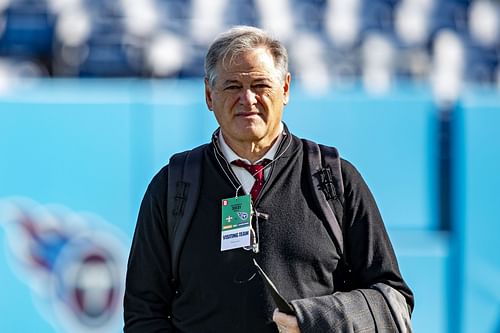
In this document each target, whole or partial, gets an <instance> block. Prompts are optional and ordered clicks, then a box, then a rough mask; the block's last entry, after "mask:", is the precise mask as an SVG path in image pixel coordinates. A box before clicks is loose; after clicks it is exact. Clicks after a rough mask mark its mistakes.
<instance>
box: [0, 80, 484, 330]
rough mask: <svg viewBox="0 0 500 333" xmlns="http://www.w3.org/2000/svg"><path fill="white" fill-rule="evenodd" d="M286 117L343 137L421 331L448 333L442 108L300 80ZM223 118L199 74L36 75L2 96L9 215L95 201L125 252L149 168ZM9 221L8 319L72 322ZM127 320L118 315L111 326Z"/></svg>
mask: <svg viewBox="0 0 500 333" xmlns="http://www.w3.org/2000/svg"><path fill="white" fill-rule="evenodd" d="M284 117H285V121H286V123H287V124H288V125H289V127H290V128H291V130H292V131H293V132H294V133H295V134H297V135H298V136H302V137H308V138H310V139H313V140H316V141H318V142H320V143H324V144H329V145H335V146H337V147H338V148H339V149H340V151H341V154H342V155H343V156H345V157H346V158H347V159H349V160H350V161H352V162H353V163H354V164H355V165H356V166H357V167H358V169H359V170H360V171H361V173H362V174H363V176H364V177H365V179H366V181H367V183H368V184H369V186H370V188H371V189H372V191H373V193H374V195H375V197H376V199H377V202H378V204H379V206H380V208H381V211H382V214H383V216H384V218H385V220H386V223H387V226H388V229H389V234H390V236H391V238H392V240H393V243H394V246H395V249H396V252H397V254H398V258H399V260H400V265H401V270H402V272H403V275H404V276H405V278H406V279H407V280H408V283H409V284H410V286H411V287H412V288H413V290H414V291H415V293H416V308H415V312H414V316H413V322H414V327H415V331H416V332H430V333H432V332H436V333H439V332H445V331H446V325H447V313H448V298H447V296H446V288H445V287H446V285H447V281H448V280H447V264H448V257H449V249H448V237H447V235H446V234H442V233H437V232H436V231H435V229H436V228H437V225H438V221H437V217H436V215H437V214H436V200H437V199H436V198H437V194H436V191H437V188H436V175H435V173H436V169H437V166H436V164H435V163H436V160H437V158H436V154H437V153H436V147H437V143H436V141H437V139H436V128H437V127H436V121H437V120H436V119H437V117H436V113H435V110H434V107H433V104H432V98H431V95H430V93H429V91H428V90H426V89H424V88H421V87H416V86H405V87H400V88H398V89H394V90H393V91H391V92H390V93H389V94H388V95H386V96H383V97H373V96H368V95H367V94H366V93H364V92H363V91H362V90H361V89H357V88H353V89H349V90H345V91H332V92H330V93H328V94H327V95H326V96H323V97H321V98H320V97H318V96H312V95H309V94H306V93H304V92H303V91H302V90H301V89H300V88H299V87H294V90H293V91H292V98H291V101H290V103H289V105H288V106H287V109H286V111H285V115H284ZM216 126H217V125H216V122H215V120H214V117H213V115H212V114H211V112H209V111H208V110H207V108H206V106H205V102H204V97H203V84H202V82H201V81H139V80H137V81H136V80H107V81H99V80H95V81H94V80H82V81H71V80H54V81H39V82H38V83H35V84H34V85H32V86H26V87H24V88H22V89H19V90H17V91H15V92H12V93H10V94H6V95H3V96H2V97H0V156H2V158H1V159H0V219H1V218H2V216H3V215H5V212H2V209H3V208H5V205H3V206H2V204H3V203H5V201H6V200H7V201H9V200H11V198H12V196H22V197H26V198H29V199H30V200H33V201H34V202H36V203H37V204H38V205H40V206H42V207H48V205H49V204H58V205H62V206H64V207H66V208H65V209H67V210H70V211H72V212H74V213H77V214H79V213H80V212H84V211H86V212H91V213H92V214H94V215H97V216H99V217H100V218H101V219H102V220H104V221H105V222H106V223H103V224H106V228H108V229H109V228H111V227H114V228H115V229H114V230H115V231H114V233H115V234H120V235H122V236H123V237H122V238H123V240H122V247H123V249H122V252H123V253H122V254H123V255H126V254H127V251H128V248H129V246H130V239H131V237H132V233H133V230H134V226H135V218H136V214H137V210H138V206H139V204H140V200H141V198H142V195H143V193H144V191H145V189H146V186H147V184H148V182H149V180H150V179H151V177H152V176H153V175H154V174H155V173H156V172H157V171H158V170H159V169H160V168H161V167H162V166H163V165H165V164H166V163H167V161H168V158H169V156H170V155H171V154H173V153H175V152H177V151H180V150H185V149H189V148H192V147H194V146H196V145H199V144H202V143H205V142H207V141H208V140H209V139H210V136H211V134H212V132H213V130H214V129H215V128H216ZM2 207H3V208H2ZM2 223H3V222H2ZM2 223H0V243H1V244H0V248H1V249H2V252H0V273H1V274H0V278H1V279H2V281H1V282H2V285H3V286H5V288H3V293H4V294H3V296H4V297H1V298H0V311H2V313H3V314H5V315H2V316H0V326H1V327H2V328H3V329H5V330H6V331H9V332H34V331H36V332H40V333H45V332H55V331H57V330H59V331H63V329H62V328H61V323H60V320H59V321H58V318H57V317H54V314H53V313H50V311H49V310H50V309H51V307H50V306H49V305H47V303H48V301H47V300H46V299H41V297H40V296H39V293H37V292H36V291H35V287H34V286H33V284H32V283H31V282H30V281H31V280H30V278H28V274H27V273H28V272H27V271H26V270H23V269H20V268H19V266H20V265H19V262H18V261H19V260H18V258H17V257H16V255H15V251H14V250H15V248H16V246H15V244H13V239H15V238H13V237H11V235H12V233H11V231H10V230H9V229H8V228H3V227H4V226H5V225H3V224H2ZM102 228H103V227H102V225H100V226H98V227H97V229H98V230H101V229H102ZM97 229H96V230H97ZM106 230H107V229H106ZM20 239H21V238H20ZM25 241H26V240H25V239H21V242H25ZM18 255H19V253H18ZM118 311H119V310H118ZM21 318H30V319H29V320H21ZM59 319H60V318H59ZM56 327H59V328H57V329H56ZM120 328H121V323H120V321H118V322H117V323H116V324H115V326H113V327H112V328H110V329H109V330H107V331H106V332H118V331H120ZM67 331H71V332H72V333H75V332H78V331H77V330H67ZM82 332H86V333H93V332H92V331H90V330H87V331H82ZM488 333H489V332H488Z"/></svg>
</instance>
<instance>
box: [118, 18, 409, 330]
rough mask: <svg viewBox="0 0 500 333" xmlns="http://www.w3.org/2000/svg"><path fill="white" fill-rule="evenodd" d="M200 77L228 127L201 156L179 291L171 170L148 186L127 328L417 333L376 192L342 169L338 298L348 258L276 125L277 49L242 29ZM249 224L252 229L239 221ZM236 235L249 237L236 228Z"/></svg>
mask: <svg viewBox="0 0 500 333" xmlns="http://www.w3.org/2000/svg"><path fill="white" fill-rule="evenodd" d="M205 71H206V78H205V98H206V103H207V106H208V108H209V109H210V110H211V111H212V112H214V114H215V117H216V119H217V122H218V123H219V125H220V129H218V130H217V131H216V132H215V133H214V135H213V138H212V142H211V143H210V144H208V145H205V146H203V147H202V148H201V149H202V150H203V156H202V158H201V170H202V171H201V178H200V181H199V183H198V184H191V185H190V186H199V188H200V194H199V198H198V201H197V203H196V209H195V211H194V213H193V214H194V215H193V217H192V218H191V219H190V221H189V228H188V229H187V230H188V231H187V233H186V236H185V238H184V239H183V242H182V249H181V251H180V255H179V258H178V268H177V272H178V273H177V280H176V281H175V282H174V283H172V281H171V280H172V277H173V276H175V272H173V270H172V258H171V251H172V247H171V244H169V243H170V242H169V237H170V236H171V235H169V234H168V230H169V228H168V222H169V221H168V216H171V215H170V211H169V210H172V209H173V207H167V200H168V199H167V193H168V191H167V189H168V186H169V184H168V177H169V166H166V167H165V168H163V169H162V170H161V171H160V172H159V173H158V174H157V175H156V176H155V177H154V179H153V180H152V182H151V184H150V185H149V187H148V190H147V192H146V194H145V196H144V199H143V202H142V205H141V209H140V213H139V218H138V222H137V227H136V231H135V235H134V241H133V244H132V249H131V252H130V258H129V265H128V272H127V284H126V292H125V302H124V306H125V332H141V333H147V332H200V333H207V332H217V333H222V332H278V331H279V332H303V333H306V332H314V333H316V332H358V331H364V332H375V331H377V332H398V331H401V332H409V331H411V328H410V324H409V316H410V312H411V310H412V308H413V295H412V293H411V291H410V289H409V288H408V286H407V285H406V284H405V282H404V281H403V279H402V277H401V274H400V272H399V269H398V265H397V261H396V258H395V255H394V252H393V250H392V247H391V244H390V241H389V239H388V237H387V234H386V231H385V228H384V225H383V222H382V219H381V217H380V214H379V212H378V209H377V207H376V204H375V202H374V200H373V198H372V196H371V194H370V191H369V190H368V188H367V186H366V184H365V183H364V181H363V180H362V178H361V176H360V175H359V174H358V172H357V171H356V169H355V168H354V167H353V166H352V165H351V164H350V163H348V162H347V161H345V160H342V162H341V168H342V181H343V184H344V188H345V197H344V203H343V225H344V226H345V228H346V230H344V233H345V235H346V236H345V237H346V239H345V243H346V252H345V253H347V255H348V258H347V259H348V262H349V263H350V269H351V271H352V273H351V275H349V276H350V278H349V280H350V281H349V285H350V286H351V287H350V288H349V290H343V291H339V290H342V289H340V288H339V286H338V285H336V282H335V281H336V279H335V276H336V272H337V270H338V269H339V267H340V264H339V262H340V261H339V259H340V255H339V252H338V251H337V249H336V247H335V246H334V241H333V240H332V237H331V236H330V233H329V232H328V228H327V221H323V220H322V219H321V218H320V216H321V214H320V212H319V208H318V207H316V206H315V205H314V204H313V202H312V199H311V197H312V194H313V192H312V191H314V189H313V188H311V186H307V179H306V177H310V173H308V172H306V169H307V165H306V162H305V160H306V155H307V154H308V151H307V149H306V148H305V146H304V144H303V143H302V141H301V140H300V139H298V138H296V137H295V136H293V135H292V134H291V133H290V132H289V131H288V129H287V128H286V126H285V125H284V124H283V123H282V114H283V109H284V106H285V105H286V104H287V103H288V101H289V94H290V90H289V88H290V80H291V76H290V73H289V72H288V58H287V52H286V50H285V48H284V47H283V45H282V44H281V43H280V42H279V41H277V40H274V39H272V38H270V37H269V36H268V35H267V34H266V33H264V32H263V31H261V30H259V29H257V28H252V27H236V28H233V29H231V30H229V31H228V32H226V33H223V34H222V35H220V36H219V37H218V38H217V39H216V40H215V42H214V43H213V44H212V45H211V46H210V49H209V50H208V53H207V56H206V62H205ZM259 162H263V164H264V166H261V167H260V166H257V165H258V164H259ZM248 165H251V166H248ZM262 169H263V170H262ZM245 200H247V201H245ZM246 202H251V204H247V203H246ZM229 206H231V207H232V209H233V211H236V213H237V215H234V218H233V216H232V215H231V214H230V213H231V212H230V211H228V210H227V209H229V208H227V207H229ZM235 207H236V208H235ZM221 212H222V213H221ZM226 212H229V213H228V214H226ZM233 213H234V212H233ZM249 215H250V216H253V222H252V223H241V224H238V225H234V224H231V223H233V219H236V220H237V219H238V218H241V220H240V222H241V221H244V220H245V221H248V219H247V218H248V216H249ZM258 216H262V217H264V218H256V217H258ZM234 227H238V228H240V229H238V230H242V232H232V231H231V230H233V229H232V228H234ZM226 228H227V230H230V231H227V230H226ZM254 259H255V261H256V262H257V263H258V264H259V265H260V266H261V267H262V268H263V270H264V271H265V273H267V275H268V276H269V277H270V279H271V280H272V281H274V283H275V285H276V287H277V289H278V290H279V292H281V294H282V295H283V297H284V298H285V299H287V300H291V301H290V303H291V305H292V307H293V312H291V313H290V314H285V313H283V312H280V311H278V310H276V309H275V308H276V304H275V303H274V301H273V298H272V297H271V292H270V288H269V286H268V285H266V284H265V282H264V279H263V278H261V276H259V275H257V274H256V269H255V266H254V264H253V260H254Z"/></svg>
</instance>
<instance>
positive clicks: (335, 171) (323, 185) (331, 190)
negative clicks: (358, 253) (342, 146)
mask: <svg viewBox="0 0 500 333" xmlns="http://www.w3.org/2000/svg"><path fill="white" fill-rule="evenodd" d="M302 141H303V143H304V146H305V148H306V151H305V153H306V158H307V164H308V165H309V171H310V173H311V177H308V179H309V182H310V185H311V189H312V194H313V199H314V201H315V202H316V204H317V205H318V207H319V208H320V210H321V213H322V215H323V218H324V219H325V221H327V222H328V226H329V229H330V232H331V236H332V239H333V241H334V243H335V246H336V247H337V251H338V253H339V254H340V256H341V257H343V254H344V236H343V233H342V228H341V224H340V223H339V220H338V219H337V216H336V214H335V212H334V209H332V206H330V203H329V202H328V201H329V200H330V201H334V202H336V201H339V200H340V199H339V198H340V196H339V193H337V192H339V191H337V188H338V186H339V184H342V178H341V177H340V179H339V174H341V173H340V157H339V153H338V151H337V149H335V148H333V147H326V146H321V148H322V149H326V150H325V151H327V154H326V159H328V162H329V163H328V164H327V163H325V162H326V161H325V154H323V153H322V149H321V148H320V146H319V145H318V144H316V143H315V142H312V141H309V140H306V139H302ZM340 186H342V185H340ZM342 188H343V186H342ZM340 206H341V204H340ZM334 208H335V206H334ZM342 215H343V214H342Z"/></svg>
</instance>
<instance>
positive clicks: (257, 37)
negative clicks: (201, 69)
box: [205, 26, 288, 87]
mask: <svg viewBox="0 0 500 333" xmlns="http://www.w3.org/2000/svg"><path fill="white" fill-rule="evenodd" d="M257 47H264V48H266V49H267V50H269V51H270V52H271V55H272V56H273V59H274V66H275V67H276V69H277V70H278V72H279V76H280V77H279V79H280V80H284V79H285V76H286V74H287V73H288V53H287V51H286V48H285V46H284V45H283V44H282V43H281V42H280V41H279V40H277V39H275V38H272V37H271V36H270V35H268V34H267V33H266V32H265V31H264V30H261V29H259V28H255V27H250V26H236V27H233V28H231V29H230V30H228V31H226V32H223V33H222V34H220V35H219V36H218V37H217V38H216V39H215V41H214V42H213V43H212V45H210V47H209V49H208V52H207V55H206V57H205V78H206V79H207V80H208V83H209V85H210V86H212V87H213V86H214V84H215V79H216V76H217V74H216V67H217V64H218V63H219V61H220V62H221V63H222V64H225V63H226V61H227V60H229V61H230V62H232V61H233V60H234V57H235V56H237V55H239V54H241V53H244V52H248V51H251V50H254V49H255V48H257Z"/></svg>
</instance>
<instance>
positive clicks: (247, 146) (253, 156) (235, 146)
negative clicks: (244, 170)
mask: <svg viewBox="0 0 500 333" xmlns="http://www.w3.org/2000/svg"><path fill="white" fill-rule="evenodd" d="M278 136H279V133H278V134H277V135H276V136H274V138H272V139H268V140H260V141H236V140H231V139H230V138H227V137H225V136H224V141H225V142H226V144H227V145H228V146H229V147H230V148H231V149H232V150H233V151H234V152H235V153H236V154H237V155H238V156H240V157H242V158H244V159H247V160H249V161H250V162H252V163H254V162H256V161H258V160H260V159H261V158H262V157H263V156H264V155H265V154H266V153H267V152H268V151H269V149H271V147H272V146H273V144H274V143H275V142H276V140H277V139H278Z"/></svg>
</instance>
